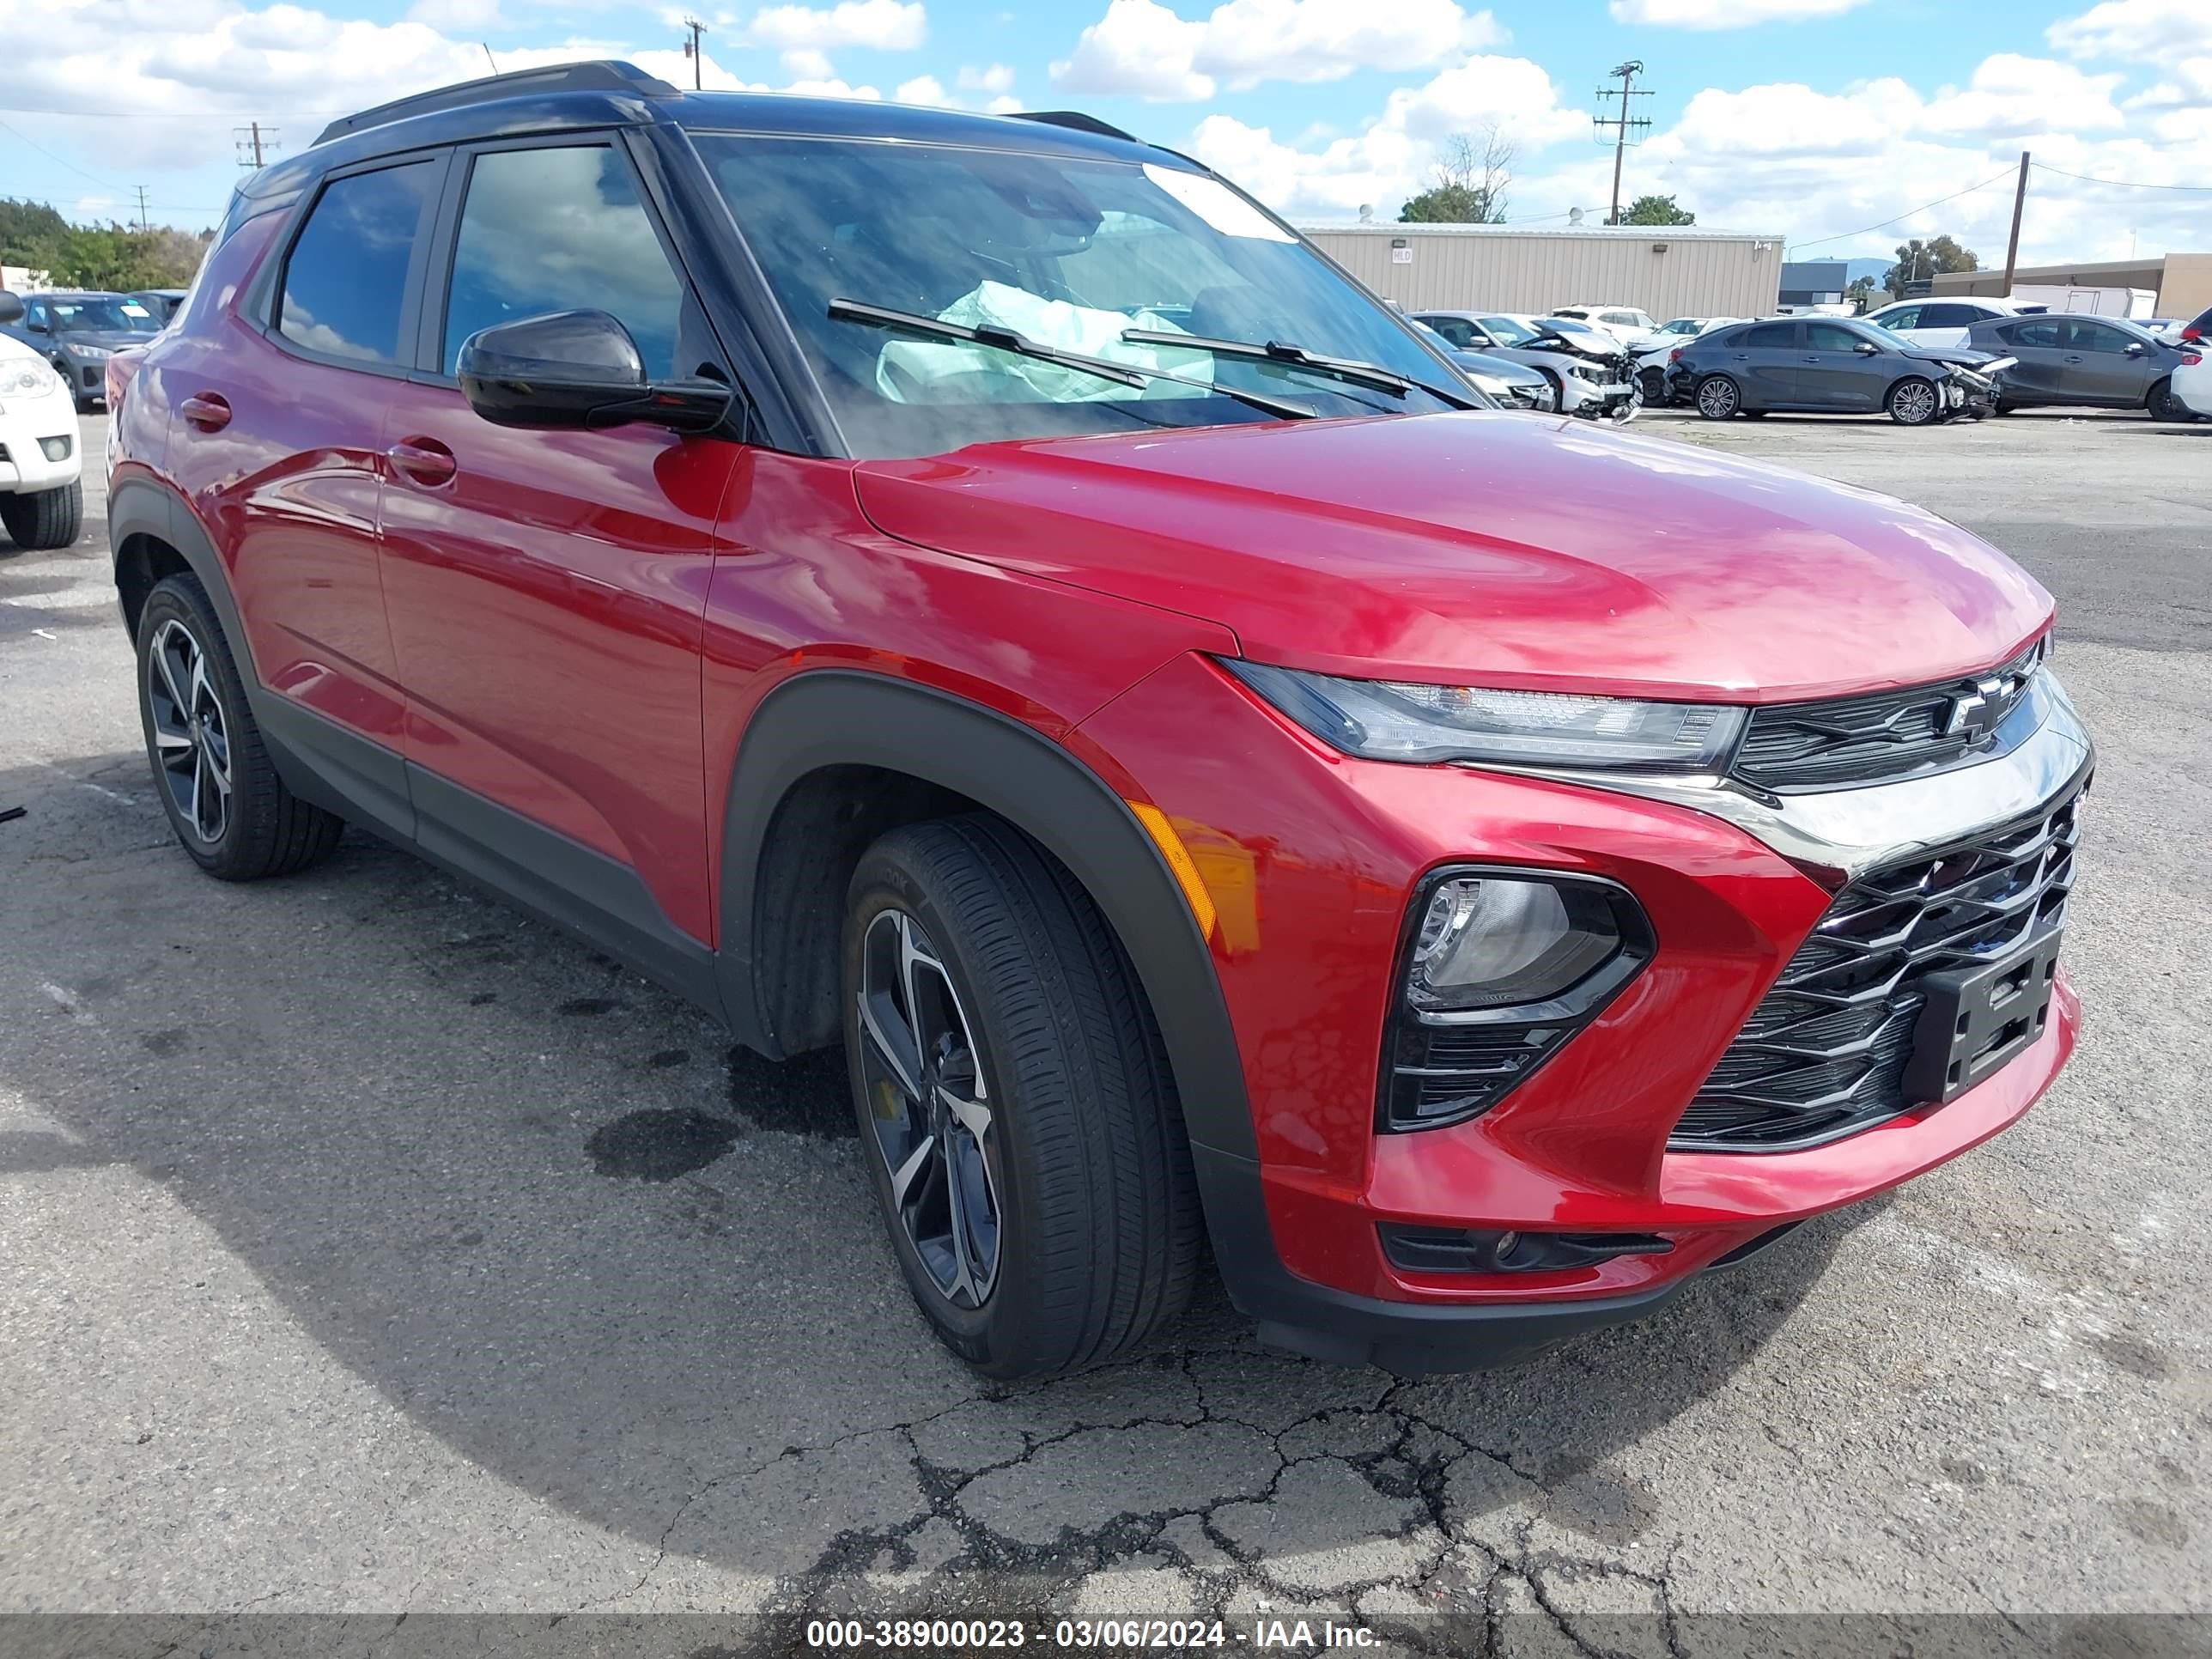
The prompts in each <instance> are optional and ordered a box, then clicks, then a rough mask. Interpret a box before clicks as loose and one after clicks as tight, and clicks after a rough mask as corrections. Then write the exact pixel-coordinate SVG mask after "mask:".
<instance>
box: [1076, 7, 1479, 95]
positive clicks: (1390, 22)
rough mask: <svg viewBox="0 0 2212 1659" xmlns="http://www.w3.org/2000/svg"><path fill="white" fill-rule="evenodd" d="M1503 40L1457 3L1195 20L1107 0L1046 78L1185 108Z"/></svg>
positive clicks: (1217, 11) (1230, 10)
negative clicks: (1224, 93)
mask: <svg viewBox="0 0 2212 1659" xmlns="http://www.w3.org/2000/svg"><path fill="white" fill-rule="evenodd" d="M1500 40H1504V30H1503V29H1501V28H1500V27H1498V21H1497V20H1496V19H1495V18H1494V17H1492V15H1490V13H1488V12H1487V11H1479V12H1474V13H1472V14H1470V13H1468V12H1467V11H1465V10H1463V9H1461V7H1460V6H1459V5H1458V4H1457V3H1456V0H1384V3H1379V4H1378V3H1376V0H1227V3H1225V4H1223V5H1219V6H1217V7H1215V8H1214V9H1213V10H1212V11H1211V12H1209V13H1208V14H1207V15H1206V16H1205V17H1203V18H1200V19H1195V20H1193V19H1186V18H1183V17H1180V16H1178V15H1176V14H1175V13H1174V12H1172V11H1170V10H1169V9H1167V8H1166V7H1165V6H1164V5H1160V4H1158V3H1157V0H1109V3H1108V5H1107V8H1106V14H1105V15H1104V16H1103V17H1102V18H1100V19H1099V20H1098V21H1097V22H1096V23H1093V24H1092V25H1091V27H1088V28H1086V29H1085V30H1084V31H1083V33H1082V34H1081V36H1080V37H1079V39H1078V40H1077V41H1076V43H1075V50H1074V51H1073V52H1072V53H1071V54H1070V55H1069V56H1068V57H1067V58H1066V59H1065V60H1063V61H1061V62H1059V63H1055V64H1053V65H1052V66H1051V74H1052V78H1053V79H1054V81H1055V82H1058V83H1060V85H1062V86H1065V87H1066V88H1067V89H1068V90H1069V91H1071V92H1079V93H1092V94H1121V95H1127V96H1130V97H1136V98H1144V99H1149V100H1152V101H1153V102H1156V103H1190V102H1196V101H1198V100H1202V99H1206V98H1211V97H1212V96H1213V95H1214V94H1215V92H1216V91H1217V90H1222V89H1226V90H1228V91H1231V92H1242V91H1246V90H1249V88H1253V87H1256V86H1259V85H1261V83H1262V82H1268V81H1288V82H1297V83H1303V84H1311V83H1314V82H1322V81H1336V80H1341V79H1342V78H1343V77H1344V76H1347V75H1350V74H1352V73H1353V72H1354V71H1355V70H1395V71H1404V70H1414V69H1421V68H1425V67H1426V66H1427V65H1429V64H1436V63H1439V62H1442V61H1443V59H1444V58H1448V57H1449V56H1450V55H1451V54H1452V53H1454V52H1461V51H1468V50H1472V49H1474V48H1476V47H1480V46H1492V45H1495V44H1497V43H1498V41H1500Z"/></svg>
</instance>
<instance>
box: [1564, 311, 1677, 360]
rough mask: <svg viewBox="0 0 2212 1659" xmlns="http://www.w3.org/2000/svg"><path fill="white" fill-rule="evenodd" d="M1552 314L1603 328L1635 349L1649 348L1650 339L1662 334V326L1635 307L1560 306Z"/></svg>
mask: <svg viewBox="0 0 2212 1659" xmlns="http://www.w3.org/2000/svg"><path fill="white" fill-rule="evenodd" d="M1552 315H1553V317H1554V318H1572V319H1574V320H1575V321H1577V322H1580V323H1589V324H1592V325H1595V326H1596V327H1599V328H1601V329H1604V330H1605V331H1607V333H1609V334H1611V335H1613V337H1614V338H1616V339H1618V340H1620V342H1621V343H1623V344H1624V345H1626V346H1627V347H1629V348H1630V349H1632V350H1638V349H1642V348H1644V346H1647V345H1650V343H1651V337H1652V336H1653V335H1655V334H1656V333H1657V332H1658V331H1659V325H1658V324H1656V323H1655V322H1653V321H1652V320H1651V318H1650V313H1646V312H1642V311H1638V310H1637V309H1636V308H1635V307H1632V306H1594V305H1573V306H1561V307H1559V309H1558V310H1557V311H1555V312H1553V313H1552Z"/></svg>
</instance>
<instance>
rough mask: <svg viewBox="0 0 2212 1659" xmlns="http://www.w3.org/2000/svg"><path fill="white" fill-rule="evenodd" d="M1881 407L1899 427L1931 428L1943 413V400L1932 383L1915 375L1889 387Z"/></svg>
mask: <svg viewBox="0 0 2212 1659" xmlns="http://www.w3.org/2000/svg"><path fill="white" fill-rule="evenodd" d="M1882 406H1883V407H1884V408H1885V409H1887V410H1888V411H1889V418H1890V419H1891V420H1893V421H1894V422H1897V423H1898V425H1899V426H1933V425H1934V424H1935V423H1936V421H1937V419H1938V418H1940V417H1941V416H1942V413H1943V398H1942V394H1941V393H1939V392H1937V391H1936V383H1935V382H1934V381H1932V380H1922V379H1920V378H1919V377H1918V376H1917V375H1915V376H1913V377H1912V378H1911V380H1899V382H1898V383H1897V384H1896V385H1895V386H1892V387H1890V389H1889V396H1888V397H1887V398H1885V399H1884V400H1883V404H1882Z"/></svg>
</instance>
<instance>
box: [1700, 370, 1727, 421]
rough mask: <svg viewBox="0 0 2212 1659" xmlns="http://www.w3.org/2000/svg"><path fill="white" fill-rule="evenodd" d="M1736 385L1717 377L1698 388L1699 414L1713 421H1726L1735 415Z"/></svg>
mask: <svg viewBox="0 0 2212 1659" xmlns="http://www.w3.org/2000/svg"><path fill="white" fill-rule="evenodd" d="M1736 401H1737V398H1736V390H1735V382H1734V381H1733V380H1727V379H1724V378H1723V377H1721V376H1718V375H1716V376H1715V377H1714V378H1713V379H1711V380H1707V381H1706V382H1705V384H1704V385H1703V386H1699V388H1698V413H1699V414H1700V415H1704V416H1709V417H1710V418H1711V419H1713V420H1717V421H1719V420H1726V419H1727V418H1728V417H1729V416H1731V415H1733V414H1735V406H1736Z"/></svg>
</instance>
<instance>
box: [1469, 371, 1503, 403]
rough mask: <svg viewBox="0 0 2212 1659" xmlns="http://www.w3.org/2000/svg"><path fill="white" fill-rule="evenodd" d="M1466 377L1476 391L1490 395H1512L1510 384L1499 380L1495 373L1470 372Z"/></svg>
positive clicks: (1499, 396)
mask: <svg viewBox="0 0 2212 1659" xmlns="http://www.w3.org/2000/svg"><path fill="white" fill-rule="evenodd" d="M1467 378H1468V380H1472V381H1474V389H1475V390H1476V391H1478V392H1484V393H1486V394H1487V395H1489V396H1490V397H1492V398H1510V397H1511V396H1512V395H1513V388H1512V386H1510V384H1508V383H1507V382H1506V381H1504V380H1499V379H1498V377H1497V376H1496V375H1495V374H1470V375H1468V377H1467Z"/></svg>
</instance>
